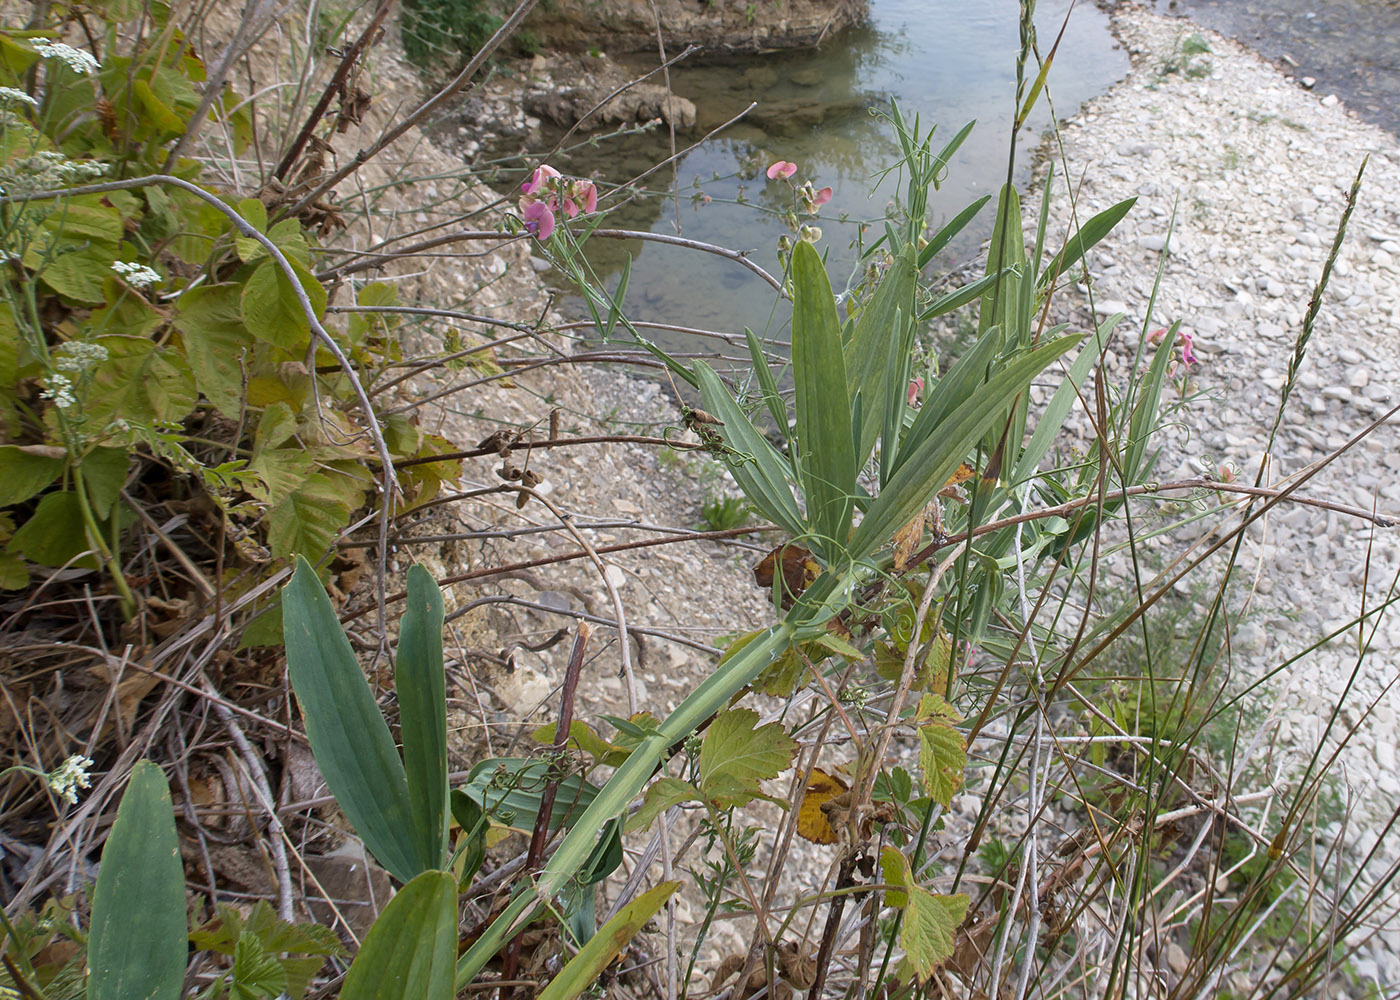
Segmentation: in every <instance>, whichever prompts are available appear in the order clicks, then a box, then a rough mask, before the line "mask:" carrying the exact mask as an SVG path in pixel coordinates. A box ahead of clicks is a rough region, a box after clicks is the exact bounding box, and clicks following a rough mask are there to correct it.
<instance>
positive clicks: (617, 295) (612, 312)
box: [601, 253, 632, 344]
mask: <svg viewBox="0 0 1400 1000" xmlns="http://www.w3.org/2000/svg"><path fill="white" fill-rule="evenodd" d="M631 279H632V255H631V254H630V253H629V254H628V255H627V257H626V259H625V260H624V261H623V262H622V277H620V278H618V279H617V291H616V292H614V293H613V297H612V305H611V306H610V307H609V308H608V325H607V326H605V327H603V329H602V331H601V333H602V334H603V343H605V344H606V343H607V342H608V338H609V337H611V336H612V332H613V327H615V326H617V320H618V317H620V316H621V315H622V301H623V299H625V298H626V297H627V283H628V282H629V281H630V280H631Z"/></svg>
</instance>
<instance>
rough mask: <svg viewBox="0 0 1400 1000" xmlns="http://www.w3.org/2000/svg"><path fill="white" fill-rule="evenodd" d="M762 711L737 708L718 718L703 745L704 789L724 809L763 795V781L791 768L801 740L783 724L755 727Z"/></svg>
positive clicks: (701, 747)
mask: <svg viewBox="0 0 1400 1000" xmlns="http://www.w3.org/2000/svg"><path fill="white" fill-rule="evenodd" d="M757 722H758V713H757V712H755V711H754V710H753V709H749V708H736V709H732V710H731V711H728V712H724V713H722V714H720V715H719V716H717V717H716V718H715V721H714V722H712V723H711V724H710V728H709V730H708V731H706V733H705V741H704V742H703V743H702V744H701V745H700V790H701V792H703V793H704V794H705V797H706V798H707V799H709V800H710V801H711V802H714V803H715V805H717V806H719V807H720V808H729V807H731V806H738V805H744V804H745V803H747V802H748V801H749V800H750V799H753V798H756V797H757V796H759V795H760V794H762V788H761V787H760V786H759V782H760V781H763V780H765V779H768V778H774V777H777V776H778V775H779V774H781V773H782V772H783V771H785V770H787V768H788V765H790V764H791V763H792V759H793V757H795V756H796V755H797V743H796V742H794V740H793V739H792V737H790V736H788V734H787V732H786V731H785V730H784V729H783V727H782V726H781V725H779V724H778V723H776V722H770V723H768V724H767V725H766V726H759V727H758V728H754V726H755V724H756V723H757Z"/></svg>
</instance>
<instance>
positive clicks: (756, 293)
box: [559, 0, 1128, 348]
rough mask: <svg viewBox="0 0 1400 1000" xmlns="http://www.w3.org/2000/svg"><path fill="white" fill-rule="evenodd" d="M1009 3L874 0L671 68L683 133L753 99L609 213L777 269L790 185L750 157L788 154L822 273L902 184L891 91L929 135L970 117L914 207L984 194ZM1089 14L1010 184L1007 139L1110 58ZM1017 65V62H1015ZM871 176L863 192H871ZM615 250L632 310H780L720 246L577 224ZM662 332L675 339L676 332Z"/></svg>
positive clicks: (604, 160) (609, 154)
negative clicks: (850, 16)
mask: <svg viewBox="0 0 1400 1000" xmlns="http://www.w3.org/2000/svg"><path fill="white" fill-rule="evenodd" d="M1067 8H1068V2H1067V0H1042V2H1041V3H1040V4H1039V5H1038V12H1037V26H1038V31H1039V35H1040V39H1041V42H1040V48H1041V51H1042V52H1048V51H1049V49H1050V46H1051V45H1052V44H1053V42H1054V39H1055V36H1056V34H1057V33H1058V32H1059V30H1060V25H1061V22H1062V21H1063V20H1064V17H1065V12H1066V10H1067ZM1018 13H1019V5H1018V4H1017V3H1015V2H1014V0H962V2H959V3H956V4H955V3H950V2H947V0H937V2H927V0H875V2H874V3H873V4H872V12H871V19H870V22H869V23H868V24H867V25H865V26H862V27H859V28H856V29H853V30H851V31H848V32H846V33H845V34H843V35H841V36H839V37H837V38H834V39H832V40H830V41H829V42H828V43H827V44H826V45H825V46H824V47H823V48H822V49H821V50H819V51H816V52H804V53H779V54H774V55H768V56H762V57H750V58H747V59H742V60H725V61H722V62H714V63H710V64H707V65H700V66H689V67H678V68H675V69H673V70H672V72H671V84H672V87H673V89H674V90H675V92H676V93H678V94H681V95H683V96H685V97H687V98H689V99H690V100H692V101H694V102H695V104H696V106H697V111H698V127H697V130H696V132H695V133H693V134H692V136H691V138H690V139H689V140H687V138H686V136H683V135H682V136H678V137H677V141H678V143H679V144H680V145H681V146H682V147H683V146H684V145H685V143H686V142H687V141H694V138H695V137H697V136H699V135H703V134H704V133H705V132H706V131H707V130H709V129H712V128H714V127H715V126H717V125H719V124H720V123H722V122H724V121H726V120H728V119H729V118H732V117H733V116H734V115H736V114H738V113H739V112H740V111H741V110H743V108H744V107H746V106H747V105H748V104H749V102H751V101H757V102H759V106H758V107H757V108H756V109H754V111H753V112H751V113H750V114H749V115H748V116H747V117H746V118H745V120H743V121H742V122H740V123H738V124H736V125H734V126H732V127H731V128H730V129H728V130H727V131H726V132H725V133H724V134H723V135H722V136H720V137H718V138H716V139H713V140H711V141H708V142H706V143H704V144H703V145H701V146H700V147H699V148H697V149H695V150H693V151H691V152H689V153H687V154H686V155H685V156H684V157H683V158H682V160H681V161H680V163H679V169H678V178H677V180H678V184H677V187H678V191H676V192H675V193H674V194H671V193H670V188H671V184H672V176H671V173H670V171H669V170H663V171H661V172H658V173H657V174H654V175H652V178H651V180H652V181H653V182H656V183H657V186H658V187H659V188H660V189H661V190H653V191H652V192H651V193H650V194H649V195H647V196H644V197H640V198H637V199H635V200H633V201H631V202H629V203H627V204H625V205H624V206H623V207H621V208H620V209H619V210H618V211H617V213H616V215H615V216H614V217H612V218H611V219H610V220H609V225H610V226H615V227H617V228H628V229H645V230H651V231H655V232H664V233H676V232H679V233H680V234H681V235H683V236H686V237H688V238H691V239H696V240H701V241H704V242H710V243H717V244H720V245H723V246H728V247H731V248H734V249H738V250H751V251H753V254H752V258H753V259H754V260H755V261H757V262H758V263H759V264H761V265H762V266H763V267H764V268H766V269H768V270H769V271H772V272H774V273H777V272H778V271H780V265H779V262H778V258H777V244H778V240H779V237H781V236H782V235H784V234H786V233H788V232H789V229H788V226H787V225H786V224H785V222H784V221H783V217H782V216H783V214H784V213H785V212H786V211H787V210H789V209H791V208H793V206H794V192H793V188H792V186H791V185H789V184H787V183H784V182H781V181H770V180H768V179H767V178H766V177H764V176H763V174H762V172H761V171H762V169H763V168H764V167H766V166H767V165H768V164H769V163H771V162H773V161H774V160H778V159H783V160H789V161H792V162H795V163H797V164H798V166H799V173H798V175H797V176H796V177H795V178H794V179H793V180H794V182H796V183H800V182H802V181H806V180H810V181H812V182H813V183H814V184H815V185H816V186H817V187H819V188H820V187H825V186H831V187H832V188H833V189H834V192H835V194H834V197H833V198H832V200H831V202H830V203H828V204H827V205H825V206H824V207H823V208H822V209H821V217H820V219H810V218H806V217H804V218H803V219H802V221H806V222H813V223H816V224H817V225H820V227H821V229H822V233H823V237H822V240H821V242H820V243H819V244H818V248H819V249H821V250H822V251H823V252H824V253H826V254H827V258H828V269H829V270H830V272H831V273H832V280H833V284H835V285H836V286H837V287H838V289H839V288H840V286H841V285H842V284H843V282H845V281H846V280H848V279H849V278H851V276H852V273H851V272H852V268H853V267H854V265H855V262H856V257H857V254H856V251H855V250H854V249H853V248H852V244H853V243H854V242H855V240H856V236H857V231H858V227H859V226H860V224H861V223H862V222H864V221H867V220H871V219H874V218H878V217H880V216H882V215H883V214H884V213H885V211H886V209H887V204H888V203H889V201H890V199H892V198H895V197H897V196H898V194H899V192H900V191H901V190H902V180H901V178H900V177H899V176H898V175H897V174H887V173H886V171H887V168H888V167H889V166H890V165H892V164H893V163H894V162H895V161H896V159H897V157H898V151H899V150H898V144H897V142H896V140H895V138H894V135H893V130H892V129H891V128H890V126H889V123H888V122H887V121H885V120H883V119H882V118H881V117H880V116H879V115H878V114H874V113H872V109H877V110H878V109H881V108H886V109H887V108H888V106H889V99H890V98H895V99H897V100H898V101H899V103H900V107H901V109H902V110H903V112H904V113H905V115H906V116H907V118H908V119H909V120H910V121H911V122H912V121H913V120H914V119H915V117H916V116H917V118H918V119H919V120H920V122H921V124H922V126H923V127H924V128H927V127H928V126H929V125H931V124H935V123H936V124H937V125H938V126H939V130H938V136H937V138H936V140H935V149H936V148H938V146H939V145H940V144H941V142H943V141H946V140H947V139H949V138H951V137H952V136H953V135H954V134H955V133H956V132H957V130H958V129H959V128H960V127H961V126H962V125H963V124H964V123H966V122H968V121H970V120H973V119H976V120H977V122H978V125H977V127H976V128H975V129H974V130H973V133H972V135H971V137H970V138H969V139H968V140H967V142H966V143H965V144H964V145H963V147H962V149H961V150H960V151H959V152H958V154H957V155H956V156H955V157H954V159H953V161H952V163H951V166H950V170H949V173H948V177H947V180H946V182H945V183H944V184H943V185H942V186H941V190H940V191H938V192H937V194H936V195H935V196H934V197H933V198H932V200H931V206H930V207H931V216H932V217H931V219H930V221H931V223H933V224H934V225H938V224H939V223H940V222H942V221H946V219H948V218H951V217H952V216H953V215H954V214H956V213H957V212H958V211H959V210H961V209H962V208H963V207H964V206H965V205H967V204H968V203H969V202H971V201H973V200H975V199H976V198H978V197H980V196H981V195H984V194H994V193H995V192H996V190H997V188H998V187H999V185H1000V183H1001V181H1002V180H1003V179H1004V178H1005V176H1006V164H1007V155H1008V149H1007V142H1008V137H1009V134H1010V126H1011V121H1012V115H1013V101H1014V94H1015V52H1016V47H1017V44H1018V37H1019V36H1018V27H1017V18H1018ZM1127 66H1128V61H1127V57H1126V55H1125V54H1124V53H1123V52H1122V51H1121V50H1119V49H1118V48H1117V46H1116V44H1115V43H1114V41H1113V38H1112V36H1111V34H1110V31H1109V25H1108V20H1107V17H1106V16H1105V15H1104V14H1103V13H1102V12H1100V11H1099V10H1097V9H1096V8H1095V7H1094V6H1093V5H1090V4H1080V5H1079V6H1077V7H1076V8H1075V10H1074V13H1073V16H1072V17H1071V18H1070V21H1069V26H1068V29H1067V30H1066V32H1065V37H1064V41H1063V42H1062V43H1061V45H1060V49H1059V52H1058V54H1057V56H1056V60H1055V65H1054V69H1053V71H1052V73H1051V76H1050V85H1049V97H1050V101H1045V100H1042V101H1041V103H1040V106H1039V107H1038V108H1037V111H1036V113H1035V114H1034V115H1033V116H1032V119H1031V121H1030V123H1029V124H1028V126H1027V128H1026V129H1025V131H1024V133H1023V140H1022V142H1023V149H1022V150H1021V151H1020V153H1019V155H1018V158H1019V160H1020V169H1019V171H1018V174H1017V180H1018V182H1024V179H1025V176H1026V171H1027V169H1028V162H1027V161H1028V156H1027V155H1026V150H1025V148H1024V147H1025V146H1028V145H1034V144H1035V143H1037V142H1038V141H1039V136H1040V134H1041V133H1042V132H1043V130H1044V129H1045V127H1046V126H1047V125H1048V124H1049V122H1050V120H1051V111H1052V107H1053V112H1054V113H1055V114H1056V115H1058V116H1060V117H1061V118H1063V117H1066V116H1068V115H1070V114H1072V113H1073V112H1074V111H1075V110H1077V109H1078V107H1079V105H1080V104H1081V103H1082V102H1083V101H1084V100H1086V99H1087V98H1089V97H1090V96H1092V95H1094V94H1096V93H1099V92H1101V91H1103V90H1105V89H1106V88H1107V87H1109V86H1110V85H1112V84H1113V83H1114V82H1116V81H1117V80H1118V79H1120V78H1121V77H1122V76H1123V75H1124V74H1125V73H1126V71H1127ZM1029 72H1030V74H1031V75H1032V76H1033V74H1034V72H1035V70H1033V69H1032V70H1030V71H1029ZM669 154H670V139H669V135H668V134H667V133H666V131H665V130H664V129H659V130H657V131H655V132H652V133H649V134H647V135H643V136H632V137H628V138H626V139H623V140H621V141H615V142H613V141H610V142H608V143H606V144H601V145H600V146H598V147H597V148H588V147H585V148H582V149H579V150H577V151H575V152H574V153H573V154H572V156H571V157H569V159H568V160H567V161H563V162H560V163H559V166H560V167H561V169H565V170H566V171H568V172H570V173H577V174H588V173H592V172H594V171H598V172H599V173H601V175H602V176H603V177H604V178H605V179H606V180H608V181H610V182H612V183H621V182H623V181H625V180H627V179H629V178H630V177H632V176H635V175H636V174H639V173H641V172H642V171H644V170H645V169H647V168H648V167H649V166H651V165H652V164H654V163H656V162H657V161H658V160H660V159H663V158H665V157H666V156H667V155H669ZM872 190H873V193H872ZM991 213H992V209H991V208H990V207H989V208H988V209H987V210H985V212H984V215H983V217H982V218H980V219H979V220H978V225H977V226H975V227H974V228H973V229H972V230H970V231H969V233H968V235H967V237H966V238H965V239H964V240H963V241H962V243H961V244H960V245H959V246H957V247H955V248H954V252H955V253H969V252H970V251H971V250H972V249H974V248H975V246H976V244H977V243H978V242H979V241H980V240H981V239H982V238H983V237H985V235H986V234H987V233H988V232H989V230H990V227H991V221H992V220H991ZM628 254H630V255H631V256H632V257H633V264H632V276H631V283H630V285H629V288H628V293H627V301H626V305H627V307H628V309H629V311H630V313H631V314H632V315H634V316H636V317H637V318H644V319H648V320H654V321H660V322H665V323H675V324H683V325H690V326H702V327H707V328H711V329H717V330H723V331H727V332H733V331H737V330H740V329H742V328H743V327H744V326H745V325H747V326H750V327H753V328H754V329H755V330H757V331H762V332H764V333H765V334H766V335H768V336H776V335H777V334H778V333H779V332H780V330H781V328H782V327H783V325H784V324H785V323H786V321H787V314H786V312H785V310H784V309H783V308H782V307H781V305H780V304H778V303H775V301H774V294H773V291H772V289H771V288H769V287H768V286H766V285H765V284H764V283H763V282H761V281H760V280H759V279H757V278H756V277H754V276H752V275H750V274H749V273H748V272H746V271H745V270H743V269H742V268H740V267H738V266H737V265H735V264H734V263H732V262H729V261H725V260H722V259H720V258H717V257H711V256H707V255H704V254H698V253H695V252H693V251H687V250H684V249H680V248H674V247H663V246H658V245H655V244H646V245H642V244H640V243H637V242H629V243H618V242H616V241H608V240H595V241H593V243H592V244H590V248H589V256H590V260H591V263H592V264H593V266H594V268H595V269H597V270H598V272H599V273H600V274H601V275H604V276H605V281H606V282H607V284H608V285H609V287H612V285H613V284H614V283H615V280H616V277H615V276H616V275H617V274H618V273H619V272H620V269H621V267H622V264H623V261H624V259H625V257H626V255H628ZM661 339H662V342H663V343H669V346H672V347H676V348H683V347H685V346H687V345H686V343H685V341H684V340H683V339H672V340H670V341H669V342H668V341H667V340H666V339H665V338H661Z"/></svg>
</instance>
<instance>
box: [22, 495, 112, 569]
mask: <svg viewBox="0 0 1400 1000" xmlns="http://www.w3.org/2000/svg"><path fill="white" fill-rule="evenodd" d="M91 548H92V546H90V545H89V544H88V537H87V522H86V521H84V520H83V505H82V501H81V500H79V499H78V494H77V493H74V492H73V491H72V490H59V491H56V492H53V493H47V494H45V495H44V496H43V497H42V498H41V499H40V500H39V506H38V507H36V508H35V509H34V513H33V514H31V515H30V517H29V520H27V521H25V522H24V523H23V524H21V525H20V526H19V527H18V528H16V529H15V533H14V535H12V536H11V537H10V542H9V544H8V545H6V546H5V551H6V552H9V553H11V554H17V555H22V556H24V558H26V559H28V560H29V561H30V562H36V563H38V564H39V565H40V566H65V565H68V564H69V563H70V562H71V563H72V564H73V565H76V566H84V567H87V568H89V569H96V568H97V557H96V556H95V555H91V554H89V555H86V556H83V557H82V558H81V559H77V561H76V562H73V560H74V558H75V557H76V556H78V555H79V554H81V553H83V552H89V551H90V549H91Z"/></svg>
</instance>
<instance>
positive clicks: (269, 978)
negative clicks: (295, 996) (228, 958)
mask: <svg viewBox="0 0 1400 1000" xmlns="http://www.w3.org/2000/svg"><path fill="white" fill-rule="evenodd" d="M232 978H233V982H232V985H233V988H234V995H243V996H256V997H276V996H279V995H281V994H282V993H284V992H286V990H287V970H286V969H284V968H283V967H282V963H281V962H280V961H279V960H278V958H277V956H276V955H275V954H270V953H269V952H268V950H267V948H265V947H264V946H263V943H262V942H261V941H259V940H258V938H257V935H255V934H252V933H249V932H246V931H245V932H244V933H243V934H241V935H239V937H238V941H237V942H236V943H235V944H234V946H233V977H232Z"/></svg>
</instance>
